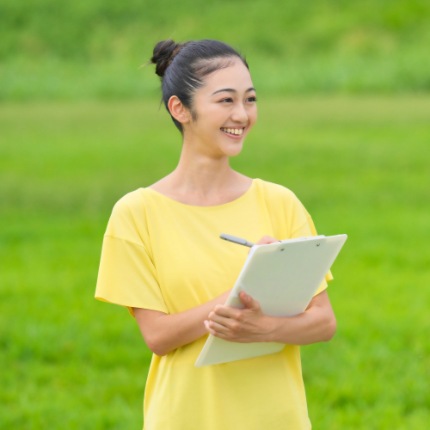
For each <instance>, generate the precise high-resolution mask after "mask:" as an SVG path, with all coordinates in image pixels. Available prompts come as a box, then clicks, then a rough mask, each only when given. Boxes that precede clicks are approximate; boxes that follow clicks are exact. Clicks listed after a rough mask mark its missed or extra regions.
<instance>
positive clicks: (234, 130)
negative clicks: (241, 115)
mask: <svg viewBox="0 0 430 430" xmlns="http://www.w3.org/2000/svg"><path fill="white" fill-rule="evenodd" d="M221 131H222V132H224V133H227V134H232V135H233V136H242V134H243V128H223V127H222V128H221Z"/></svg>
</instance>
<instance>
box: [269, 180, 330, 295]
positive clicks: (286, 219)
mask: <svg viewBox="0 0 430 430" xmlns="http://www.w3.org/2000/svg"><path fill="white" fill-rule="evenodd" d="M265 194H266V204H267V205H268V208H269V215H270V218H271V222H272V226H273V227H274V231H275V234H276V237H279V238H282V239H293V238H299V237H308V236H316V235H317V234H318V233H317V230H316V228H315V224H314V222H313V220H312V217H311V215H310V214H309V212H308V211H307V209H306V208H305V206H304V205H303V204H302V202H301V201H300V200H299V199H298V198H297V196H296V195H295V194H294V193H293V192H292V191H291V190H289V189H287V188H285V187H282V186H280V185H277V184H268V183H266V189H265ZM332 279H333V276H332V274H331V272H328V273H327V275H326V276H325V279H324V281H323V282H322V283H321V284H320V286H319V287H318V290H317V291H316V293H315V295H317V294H319V293H321V292H322V291H324V290H325V289H326V288H327V285H328V284H327V282H328V281H331V280H332Z"/></svg>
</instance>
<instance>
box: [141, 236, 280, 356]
mask: <svg viewBox="0 0 430 430" xmlns="http://www.w3.org/2000/svg"><path fill="white" fill-rule="evenodd" d="M272 242H276V239H274V238H271V237H269V236H264V237H263V238H261V239H260V241H259V242H258V243H259V244H263V243H272ZM228 293H229V292H228V291H227V292H226V293H224V294H222V295H221V296H219V297H217V298H215V299H214V300H211V301H209V302H207V303H204V304H202V305H200V306H197V307H195V308H193V309H189V310H187V311H184V312H179V313H177V314H165V313H163V312H159V311H154V310H149V309H139V308H133V311H134V316H135V318H136V321H137V324H138V326H139V329H140V332H141V333H142V336H143V338H144V340H145V342H146V344H147V345H148V347H149V349H150V350H151V351H152V352H153V353H155V354H157V355H166V354H168V353H169V352H171V351H173V350H174V349H176V348H179V347H181V346H183V345H186V344H188V343H191V342H193V341H195V340H196V339H198V338H199V337H201V336H203V335H205V334H207V329H206V328H205V321H206V319H207V318H208V315H209V313H210V312H211V311H212V310H213V309H214V307H215V306H216V305H221V304H223V303H225V301H226V300H227V297H228Z"/></svg>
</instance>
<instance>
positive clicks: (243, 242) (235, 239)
mask: <svg viewBox="0 0 430 430" xmlns="http://www.w3.org/2000/svg"><path fill="white" fill-rule="evenodd" d="M219 237H220V238H221V239H224V240H228V241H229V242H233V243H237V244H238V245H243V246H249V247H250V248H251V247H252V246H254V244H253V243H252V242H248V241H247V240H246V239H242V238H241V237H236V236H232V235H231V234H225V233H222V234H220V236H219Z"/></svg>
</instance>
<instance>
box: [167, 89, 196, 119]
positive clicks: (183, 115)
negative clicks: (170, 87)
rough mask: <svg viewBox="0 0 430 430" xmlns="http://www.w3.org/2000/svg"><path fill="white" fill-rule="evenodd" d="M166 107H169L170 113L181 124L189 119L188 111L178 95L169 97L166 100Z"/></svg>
mask: <svg viewBox="0 0 430 430" xmlns="http://www.w3.org/2000/svg"><path fill="white" fill-rule="evenodd" d="M167 107H168V108H169V112H170V115H172V116H173V118H175V119H176V121H178V122H180V123H181V124H186V123H187V122H189V121H190V119H191V114H190V111H189V110H188V109H187V108H186V107H185V106H184V105H183V104H182V102H181V100H179V98H178V96H172V97H170V99H169V101H168V102H167Z"/></svg>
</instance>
